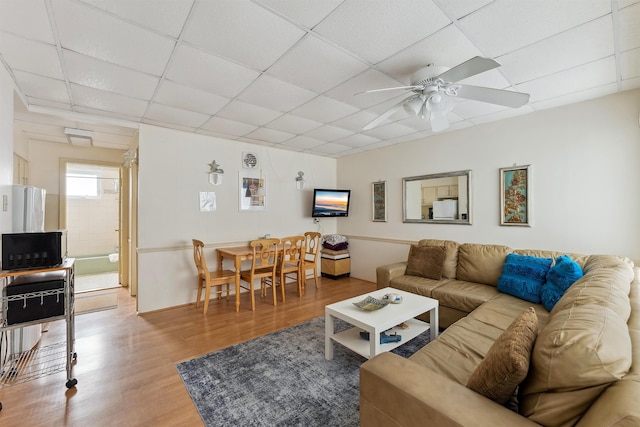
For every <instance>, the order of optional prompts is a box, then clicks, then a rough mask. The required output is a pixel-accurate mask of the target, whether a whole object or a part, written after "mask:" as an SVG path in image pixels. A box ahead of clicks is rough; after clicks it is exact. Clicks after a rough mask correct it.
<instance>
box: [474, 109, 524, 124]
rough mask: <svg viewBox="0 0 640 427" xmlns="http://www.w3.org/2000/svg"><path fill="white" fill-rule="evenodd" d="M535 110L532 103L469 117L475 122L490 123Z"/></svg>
mask: <svg viewBox="0 0 640 427" xmlns="http://www.w3.org/2000/svg"><path fill="white" fill-rule="evenodd" d="M533 111H535V110H534V109H533V108H532V107H531V106H530V105H525V106H523V107H520V108H507V109H505V110H502V111H497V112H495V113H490V114H485V115H483V116H478V117H474V118H471V119H469V121H470V122H472V123H473V124H481V123H489V122H496V121H498V120H502V119H508V118H511V117H517V116H522V115H524V114H529V113H532V112H533Z"/></svg>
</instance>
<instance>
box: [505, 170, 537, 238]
mask: <svg viewBox="0 0 640 427" xmlns="http://www.w3.org/2000/svg"><path fill="white" fill-rule="evenodd" d="M500 225H520V226H526V227H530V226H531V165H525V166H512V167H509V168H501V169H500Z"/></svg>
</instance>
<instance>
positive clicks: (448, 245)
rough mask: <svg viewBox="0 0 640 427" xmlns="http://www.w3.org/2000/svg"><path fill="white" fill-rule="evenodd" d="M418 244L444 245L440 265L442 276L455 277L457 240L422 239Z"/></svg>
mask: <svg viewBox="0 0 640 427" xmlns="http://www.w3.org/2000/svg"><path fill="white" fill-rule="evenodd" d="M418 245H419V246H444V248H445V251H446V255H445V257H444V264H443V266H442V277H444V278H446V279H455V278H456V270H457V269H458V246H460V244H459V243H458V242H454V241H453V240H438V239H422V240H420V241H419V242H418Z"/></svg>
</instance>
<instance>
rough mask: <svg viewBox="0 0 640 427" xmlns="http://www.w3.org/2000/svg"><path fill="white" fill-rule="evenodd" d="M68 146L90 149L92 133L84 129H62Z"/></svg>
mask: <svg viewBox="0 0 640 427" xmlns="http://www.w3.org/2000/svg"><path fill="white" fill-rule="evenodd" d="M64 133H65V135H67V140H68V141H69V144H71V145H75V146H78V147H91V146H92V145H93V131H90V130H84V129H74V128H64Z"/></svg>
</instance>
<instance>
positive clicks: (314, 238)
mask: <svg viewBox="0 0 640 427" xmlns="http://www.w3.org/2000/svg"><path fill="white" fill-rule="evenodd" d="M321 236H322V235H321V234H320V233H318V232H315V231H307V232H306V233H304V237H305V243H304V248H305V255H304V260H303V262H302V292H303V293H304V286H305V284H306V281H307V271H308V270H311V269H313V281H314V283H315V284H316V288H317V287H318V255H319V254H320V237H321Z"/></svg>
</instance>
